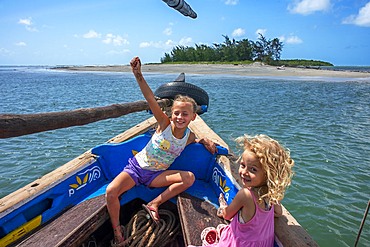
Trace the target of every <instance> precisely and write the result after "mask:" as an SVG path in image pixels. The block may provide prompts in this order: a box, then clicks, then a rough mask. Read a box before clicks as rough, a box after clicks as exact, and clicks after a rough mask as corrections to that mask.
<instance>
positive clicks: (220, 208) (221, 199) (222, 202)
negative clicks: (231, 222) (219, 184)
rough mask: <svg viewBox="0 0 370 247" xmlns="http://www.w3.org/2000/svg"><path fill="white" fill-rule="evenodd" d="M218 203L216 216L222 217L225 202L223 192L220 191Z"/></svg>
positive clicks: (225, 205)
mask: <svg viewBox="0 0 370 247" xmlns="http://www.w3.org/2000/svg"><path fill="white" fill-rule="evenodd" d="M218 203H219V204H220V207H219V208H218V209H217V216H218V217H221V218H223V217H224V209H225V208H226V207H227V202H226V200H225V198H224V194H222V193H220V196H219V197H218Z"/></svg>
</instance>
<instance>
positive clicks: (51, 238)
mask: <svg viewBox="0 0 370 247" xmlns="http://www.w3.org/2000/svg"><path fill="white" fill-rule="evenodd" d="M107 219H108V212H107V209H106V206H105V198H104V195H101V196H98V197H95V198H92V199H89V200H86V201H84V202H82V203H80V204H78V205H76V206H74V207H72V208H70V209H69V210H67V211H66V212H64V213H63V214H62V215H60V216H59V217H58V218H56V219H55V220H53V221H52V222H50V223H49V224H47V225H46V226H44V227H42V228H40V229H39V230H37V231H36V232H35V233H33V234H32V235H31V236H29V237H28V238H26V239H25V240H23V241H22V242H20V243H18V245H16V246H27V247H32V246H37V247H40V246H79V245H80V244H81V243H82V242H83V241H84V240H85V239H86V236H89V235H90V234H91V233H93V232H94V231H95V230H96V229H97V228H98V227H99V226H101V225H102V224H103V223H104V222H105V221H106V220H107Z"/></svg>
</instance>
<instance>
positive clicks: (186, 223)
mask: <svg viewBox="0 0 370 247" xmlns="http://www.w3.org/2000/svg"><path fill="white" fill-rule="evenodd" d="M177 207H178V211H179V216H180V221H181V227H182V232H183V235H184V240H185V246H187V245H197V246H201V245H202V240H201V237H200V234H201V232H202V231H203V229H204V228H206V227H209V226H212V227H215V228H216V227H217V225H218V224H221V223H223V224H228V223H227V222H226V221H225V220H223V219H221V218H219V217H218V216H217V214H216V211H217V209H216V207H215V206H214V205H212V204H211V203H210V202H207V201H205V200H201V199H199V198H196V197H194V196H191V195H189V194H187V193H181V194H180V195H179V196H178V198H177Z"/></svg>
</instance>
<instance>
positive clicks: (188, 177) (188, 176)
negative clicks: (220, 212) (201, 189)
mask: <svg viewBox="0 0 370 247" xmlns="http://www.w3.org/2000/svg"><path fill="white" fill-rule="evenodd" d="M194 182H195V175H194V173H192V172H185V174H184V176H183V183H184V185H185V186H187V187H190V186H192V185H193V183H194Z"/></svg>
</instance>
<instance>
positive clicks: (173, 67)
mask: <svg viewBox="0 0 370 247" xmlns="http://www.w3.org/2000/svg"><path fill="white" fill-rule="evenodd" d="M53 69H55V70H66V71H98V72H131V67H130V66H129V65H106V66H59V67H54V68H53ZM142 72H143V73H163V74H172V73H173V74H179V73H182V72H184V73H186V74H219V75H221V74H223V75H227V74H230V75H240V76H257V77H334V78H370V73H367V72H360V71H339V70H328V69H319V68H292V67H276V66H269V65H263V64H261V63H253V64H249V65H244V64H243V65H232V64H143V66H142Z"/></svg>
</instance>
